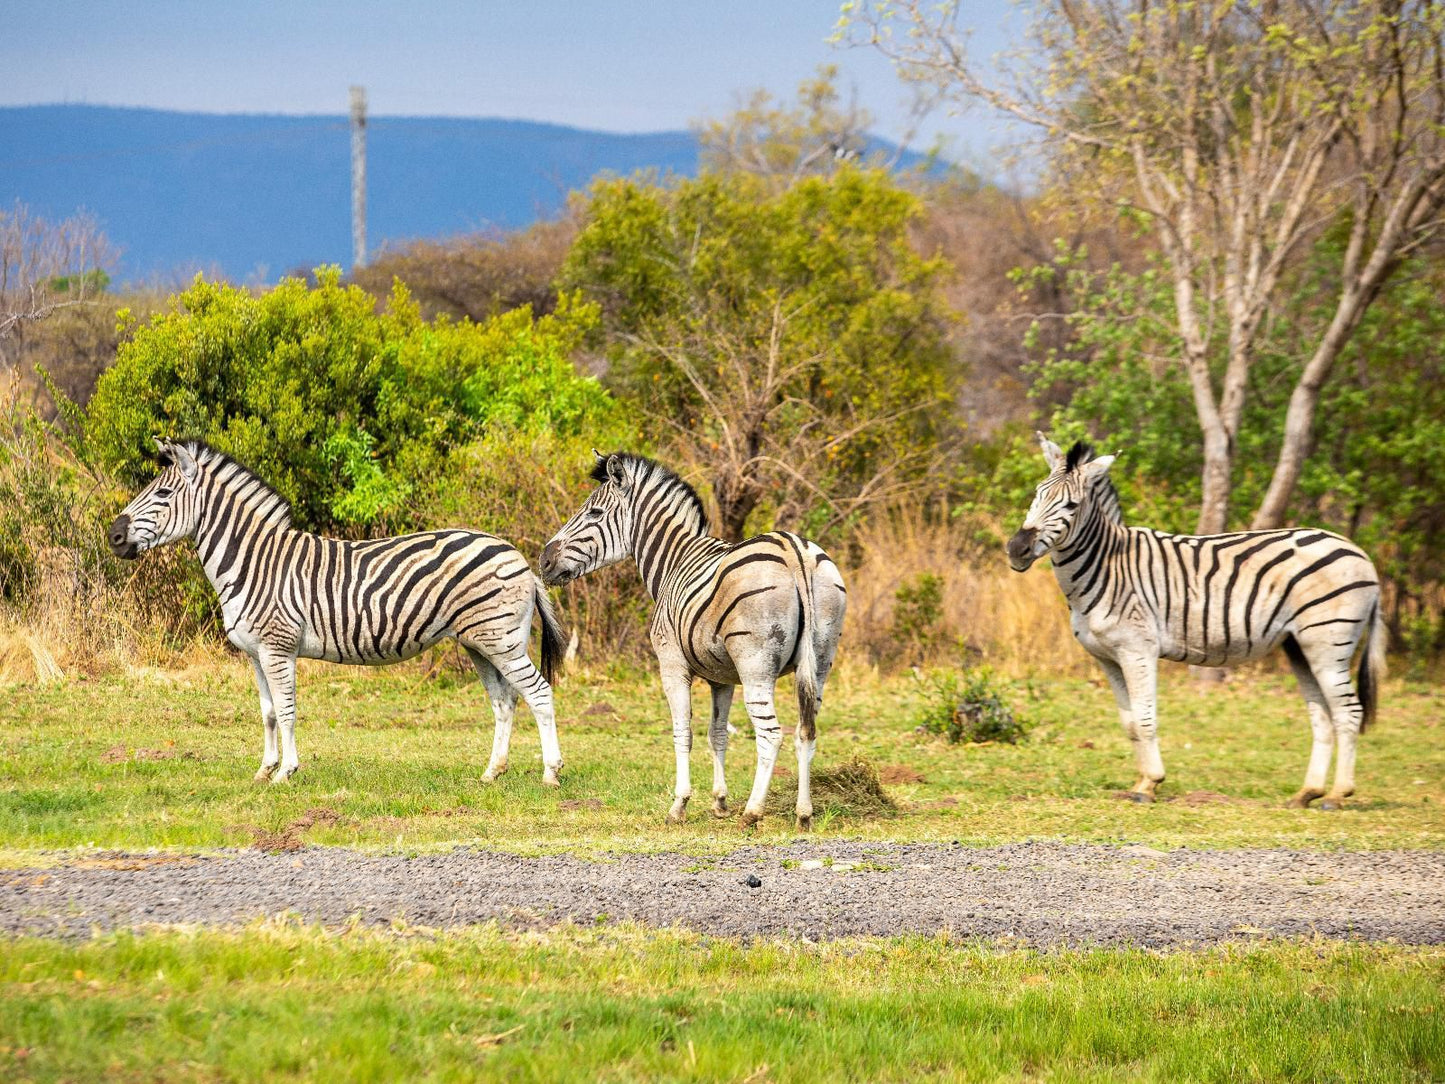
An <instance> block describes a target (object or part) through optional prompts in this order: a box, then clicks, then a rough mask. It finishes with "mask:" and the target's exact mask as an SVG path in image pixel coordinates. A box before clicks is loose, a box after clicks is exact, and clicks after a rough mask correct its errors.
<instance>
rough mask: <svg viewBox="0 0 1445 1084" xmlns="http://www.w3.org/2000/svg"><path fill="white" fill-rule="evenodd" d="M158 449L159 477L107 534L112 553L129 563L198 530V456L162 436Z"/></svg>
mask: <svg viewBox="0 0 1445 1084" xmlns="http://www.w3.org/2000/svg"><path fill="white" fill-rule="evenodd" d="M156 447H157V448H158V449H159V450H160V462H161V472H160V474H158V475H156V476H155V478H154V479H153V480H152V481H151V483H150V485H148V486H146V487H145V488H144V489H143V490H141V491H140V492H139V493H137V494H136V495H135V497H134V498H133V499H132V500H131V502H130V504H128V505H126V506H125V508H124V509H123V510H122V511H121V513H120V515H118V516H116V517H115V522H114V523H112V524H111V525H110V530H109V531H108V532H107V534H106V538H107V539H108V540H109V542H110V549H111V552H112V553H114V554H115V555H116V556H117V557H122V558H124V559H125V560H127V561H131V560H134V559H135V558H137V557H139V556H140V554H141V553H142V551H144V550H148V549H154V548H155V547H156V546H164V545H166V544H167V543H168V542H174V541H176V540H177V539H178V538H185V537H186V536H187V535H190V534H193V533H194V532H195V530H196V520H197V518H198V514H199V510H200V500H199V498H198V496H197V491H196V485H197V482H198V480H199V476H200V467H199V466H198V465H197V463H196V457H195V453H194V452H192V450H191V449H190V448H189V447H187V446H186V445H184V444H172V443H171V442H170V441H166V440H161V439H160V438H159V437H157V438H156Z"/></svg>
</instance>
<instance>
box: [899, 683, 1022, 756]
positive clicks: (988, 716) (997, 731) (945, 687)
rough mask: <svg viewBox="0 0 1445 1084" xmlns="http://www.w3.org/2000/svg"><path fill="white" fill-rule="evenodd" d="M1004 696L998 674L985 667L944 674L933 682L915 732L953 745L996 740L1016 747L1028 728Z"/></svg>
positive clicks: (1004, 690) (1004, 691)
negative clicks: (944, 740) (935, 736)
mask: <svg viewBox="0 0 1445 1084" xmlns="http://www.w3.org/2000/svg"><path fill="white" fill-rule="evenodd" d="M1007 696H1008V691H1007V690H1006V689H1004V688H1002V687H1001V684H1000V682H999V680H998V677H997V675H995V674H994V672H993V671H992V670H990V669H988V668H987V667H979V668H977V669H971V670H965V671H963V673H961V674H959V673H956V672H954V671H947V672H945V673H943V674H939V675H937V676H935V677H934V678H933V679H932V681H931V683H930V688H929V692H928V700H927V702H926V704H925V706H924V709H923V711H921V712H920V713H919V715H918V716H917V719H918V729H919V731H921V732H923V733H925V734H936V735H938V736H939V737H941V738H944V739H946V740H947V741H948V742H950V743H951V744H955V745H956V744H958V743H959V742H996V741H997V742H1007V743H1009V744H1010V745H1013V744H1017V743H1018V742H1020V741H1022V740H1023V738H1024V735H1025V734H1026V733H1027V732H1028V727H1027V726H1026V725H1025V724H1024V721H1023V719H1021V718H1020V717H1019V716H1018V715H1016V714H1015V713H1014V709H1013V708H1012V707H1010V706H1009V703H1008V701H1007V699H1005V698H1006V697H1007Z"/></svg>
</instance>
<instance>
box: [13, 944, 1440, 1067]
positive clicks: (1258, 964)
mask: <svg viewBox="0 0 1445 1084" xmlns="http://www.w3.org/2000/svg"><path fill="white" fill-rule="evenodd" d="M0 1043H3V1044H4V1045H3V1048H0V1076H3V1078H4V1079H6V1080H13V1081H21V1080H36V1081H39V1080H62V1079H71V1080H83V1079H101V1078H104V1079H108V1080H147V1081H150V1080H193V1079H226V1080H261V1079H268V1080H274V1079H308V1080H462V1079H474V1078H478V1077H484V1078H487V1079H508V1080H536V1081H568V1080H578V1081H584V1080H585V1081H590V1080H637V1079H653V1080H730V1081H743V1080H748V1081H752V1082H753V1084H759V1082H761V1081H765V1080H766V1081H777V1082H781V1081H793V1080H796V1081H830V1080H910V1081H911V1080H962V1079H969V1080H993V1079H1024V1080H1028V1079H1043V1078H1045V1077H1046V1078H1047V1079H1049V1080H1066V1081H1067V1080H1088V1081H1092V1080H1158V1081H1178V1080H1218V1081H1235V1080H1302V1081H1332V1080H1337V1081H1353V1080H1370V1081H1375V1080H1378V1081H1411V1080H1418V1081H1429V1080H1438V1079H1440V1078H1441V1077H1442V1076H1445V952H1441V951H1439V950H1436V951H1421V950H1407V949H1401V948H1393V947H1388V946H1375V947H1361V946H1342V945H1338V944H1331V943H1326V942H1320V943H1297V944H1263V945H1239V946H1232V947H1228V948H1221V949H1217V950H1211V951H1208V952H1203V953H1171V954H1152V953H1147V952H1142V951H1112V952H1105V951H1094V952H1064V953H1037V952H1024V951H1012V952H1010V951H995V950H991V949H986V948H980V947H977V946H970V945H959V944H953V943H950V942H948V941H947V940H946V939H942V938H935V939H902V940H893V941H881V942H880V941H870V942H835V943H831V944H827V945H809V944H805V943H797V942H767V943H755V944H752V945H748V946H743V945H739V944H737V943H733V942H727V941H719V940H711V939H704V938H700V937H696V936H693V935H689V934H685V933H679V932H674V931H662V932H649V931H644V930H632V929H619V928H610V929H607V930H605V931H597V930H579V929H562V930H558V931H554V932H552V933H549V934H508V933H504V932H500V931H498V930H496V929H495V928H491V927H487V928H480V929H473V930H468V931H464V932H457V933H450V934H444V935H436V934H433V933H430V932H417V931H391V932H380V933H377V932H365V931H363V930H360V929H357V930H351V931H345V932H331V933H326V932H322V931H317V930H313V929H302V928H298V927H295V926H288V925H285V924H276V923H271V924H258V925H256V926H253V927H251V928H250V929H248V930H247V931H245V932H241V933H235V932H231V933H219V932H189V933H188V932H180V933H168V934H159V935H148V936H143V937H138V936H132V935H120V936H116V937H110V938H104V939H99V940H95V941H91V942H87V943H84V944H79V945H57V944H55V943H53V942H40V941H22V942H16V943H11V944H8V945H6V946H5V947H4V949H3V952H0Z"/></svg>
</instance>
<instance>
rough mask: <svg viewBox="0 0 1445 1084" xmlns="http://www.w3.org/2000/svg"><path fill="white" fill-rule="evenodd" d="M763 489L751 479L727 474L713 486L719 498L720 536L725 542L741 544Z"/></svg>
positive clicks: (714, 492) (715, 494)
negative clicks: (749, 518)
mask: <svg viewBox="0 0 1445 1084" xmlns="http://www.w3.org/2000/svg"><path fill="white" fill-rule="evenodd" d="M762 492H763V491H762V487H761V486H759V485H758V484H757V482H755V481H753V480H752V479H751V478H743V477H740V476H738V475H734V474H727V475H724V476H723V477H721V478H719V479H718V480H717V481H716V482H715V483H714V484H713V494H714V496H715V497H716V498H717V508H718V536H719V537H720V538H721V539H722V540H723V541H725V542H734V543H736V542H741V541H742V540H743V537H744V535H743V532H744V531H746V530H747V526H748V516H750V515H752V511H753V509H754V508H756V507H757V506H758V500H759V499H760V498H761V497H762Z"/></svg>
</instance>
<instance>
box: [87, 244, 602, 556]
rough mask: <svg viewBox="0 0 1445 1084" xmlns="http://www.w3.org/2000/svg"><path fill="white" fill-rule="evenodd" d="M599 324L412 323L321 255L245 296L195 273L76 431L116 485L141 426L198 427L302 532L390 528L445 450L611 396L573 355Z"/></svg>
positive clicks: (398, 307)
mask: <svg viewBox="0 0 1445 1084" xmlns="http://www.w3.org/2000/svg"><path fill="white" fill-rule="evenodd" d="M594 321H595V313H594V311H593V309H592V307H591V306H588V305H586V304H580V303H577V302H575V301H574V300H573V299H571V298H564V299H562V301H561V303H560V304H559V306H558V309H557V312H556V313H555V314H554V315H551V316H546V317H543V318H541V319H533V317H532V315H531V313H530V311H529V310H528V309H525V308H522V309H516V310H513V311H511V312H508V313H505V314H503V315H500V316H497V317H494V318H492V319H489V320H486V321H484V322H482V323H472V322H470V321H467V320H462V321H459V322H454V321H452V320H450V319H447V318H445V317H440V318H438V319H437V320H436V321H434V322H430V323H428V322H426V321H424V320H422V319H421V317H420V314H419V312H418V310H417V308H416V306H415V305H413V304H412V303H411V301H410V298H409V297H408V295H407V293H406V290H405V289H404V288H403V287H401V286H400V285H398V286H397V287H396V288H395V289H394V291H393V293H392V296H391V301H390V305H389V306H388V308H387V309H386V310H385V311H383V312H378V311H376V306H375V302H374V300H373V299H372V297H371V296H370V295H369V294H367V293H366V292H364V291H363V290H361V289H360V288H358V287H354V286H342V285H341V283H340V273H339V272H338V271H337V270H336V269H334V268H331V269H322V270H321V271H320V272H319V273H318V276H317V284H316V286H315V287H308V286H307V284H306V283H304V282H302V281H300V280H298V279H286V280H283V281H282V282H281V284H280V285H278V286H277V287H276V288H275V289H273V290H271V291H269V292H267V293H265V294H261V295H259V296H257V295H254V294H252V293H250V292H248V291H245V290H240V289H236V288H233V287H230V286H226V285H220V284H215V283H209V282H205V281H202V280H200V279H199V278H198V279H197V280H196V282H195V283H193V284H192V286H191V287H190V288H189V289H187V290H186V291H185V292H184V293H182V294H181V295H180V296H179V297H178V298H177V299H176V303H175V305H174V307H173V310H172V311H171V312H168V313H163V314H160V315H158V316H156V317H155V318H153V319H152V320H151V321H150V322H149V323H147V324H146V325H144V326H140V327H137V328H135V329H134V330H133V334H132V336H131V338H130V339H129V341H127V342H125V343H124V344H122V346H121V348H120V352H119V356H118V358H117V360H116V364H115V366H114V367H113V368H112V369H111V370H109V371H108V372H107V373H106V374H105V375H104V377H102V379H101V381H100V384H99V386H98V387H97V389H96V394H95V397H94V399H93V400H92V402H91V404H90V411H89V422H88V426H87V437H88V439H89V441H90V442H91V444H92V446H93V448H94V450H95V452H96V453H97V456H98V458H99V459H100V461H101V462H102V463H103V464H105V465H106V466H108V467H110V468H111V469H113V470H115V471H116V472H117V474H118V476H119V478H120V479H121V480H122V481H123V482H125V483H127V484H136V483H138V482H140V481H141V480H142V479H143V478H145V477H146V476H147V475H148V474H150V473H151V472H152V471H153V467H152V466H151V463H150V455H151V438H152V436H153V435H157V434H159V435H163V436H172V437H179V436H197V437H201V438H203V439H205V440H207V441H209V442H210V443H211V444H213V445H214V446H215V447H217V448H219V449H221V450H222V451H225V452H227V453H229V454H231V455H233V456H235V457H236V458H237V459H238V460H240V461H241V462H244V463H246V464H247V465H248V466H250V467H251V468H253V469H254V470H256V471H257V472H258V473H259V474H261V476H262V477H264V478H265V479H266V480H267V481H268V482H270V483H271V484H272V485H273V486H275V488H276V489H277V491H278V492H280V493H281V495H282V496H283V497H285V498H286V499H287V500H289V501H290V502H291V504H292V507H293V509H294V511H295V514H296V521H297V522H298V523H299V524H301V525H303V526H305V527H308V528H314V529H324V528H336V527H339V528H343V529H352V530H355V529H358V528H370V527H373V526H386V527H390V528H396V527H400V526H404V525H407V524H410V523H412V522H414V520H415V512H414V497H415V495H416V494H417V492H418V490H419V489H420V488H423V487H425V486H426V485H429V484H431V482H432V481H434V479H435V478H436V477H437V476H438V475H439V474H440V473H441V471H442V468H443V464H444V462H445V458H446V455H447V453H448V452H449V451H450V450H451V449H453V448H455V447H457V446H459V445H462V444H464V443H466V442H467V441H469V440H472V439H475V438H477V437H478V436H480V435H483V434H485V433H486V432H488V431H489V430H491V429H493V428H496V427H500V428H504V429H508V430H515V431H524V432H530V431H538V430H543V429H548V430H553V431H555V432H558V433H562V434H575V433H578V432H580V431H581V429H582V428H583V427H584V426H586V425H588V424H590V423H592V422H593V421H594V420H596V419H599V418H606V417H607V416H608V415H609V414H610V412H611V411H612V409H613V406H612V403H611V400H610V398H609V396H608V395H607V393H606V392H605V391H603V389H602V388H601V387H600V386H599V385H598V384H597V382H596V381H595V380H592V379H588V378H585V377H581V376H579V375H578V374H577V373H576V371H575V370H574V369H573V368H572V364H571V361H570V360H569V355H570V353H571V352H572V350H573V349H574V348H575V347H576V345H577V344H578V342H579V341H580V340H581V338H582V336H583V335H584V334H585V333H586V332H587V331H588V329H589V328H590V327H591V326H592V324H593V323H594Z"/></svg>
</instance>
